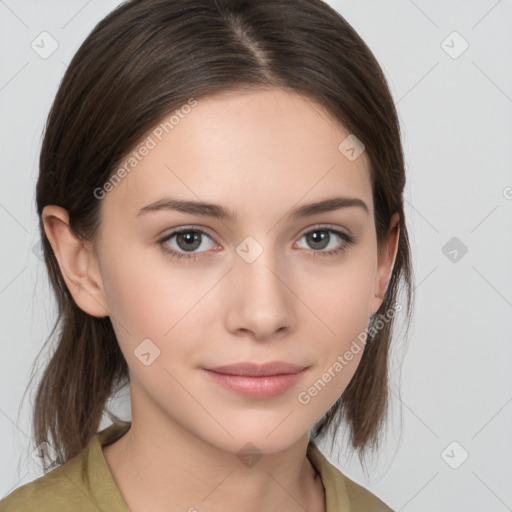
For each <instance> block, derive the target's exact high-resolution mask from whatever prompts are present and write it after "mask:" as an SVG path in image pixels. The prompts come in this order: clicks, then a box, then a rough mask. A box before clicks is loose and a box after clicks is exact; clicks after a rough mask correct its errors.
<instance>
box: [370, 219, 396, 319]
mask: <svg viewBox="0 0 512 512" xmlns="http://www.w3.org/2000/svg"><path fill="white" fill-rule="evenodd" d="M399 238H400V216H399V214H398V212H397V213H395V214H393V216H392V217H391V221H390V223H389V229H388V236H387V241H386V242H384V245H383V247H382V252H381V253H380V254H379V256H378V259H377V273H376V276H375V284H374V294H375V297H374V298H373V299H372V301H371V314H374V313H376V312H377V311H378V309H379V308H380V306H381V305H382V302H383V301H384V295H385V293H386V290H387V287H388V283H389V280H390V279H391V274H392V272H393V267H394V265H395V259H396V254H397V251H398V240H399Z"/></svg>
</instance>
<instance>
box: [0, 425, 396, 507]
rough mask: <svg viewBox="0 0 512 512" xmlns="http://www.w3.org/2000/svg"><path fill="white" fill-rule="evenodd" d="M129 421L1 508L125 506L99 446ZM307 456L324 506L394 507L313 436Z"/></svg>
mask: <svg viewBox="0 0 512 512" xmlns="http://www.w3.org/2000/svg"><path fill="white" fill-rule="evenodd" d="M130 425H131V423H130V422H121V423H114V424H113V425H110V427H108V428H105V429H104V430H102V431H101V432H98V433H97V434H96V435H95V436H94V437H93V438H92V439H91V441H90V443H89V444H88V446H87V447H86V448H85V449H84V450H83V451H82V452H81V453H80V454H78V455H77V456H76V457H73V458H72V459H70V460H69V461H68V462H66V463H65V464H62V465H61V466H59V467H57V468H55V469H53V470H52V471H50V472H49V473H47V474H46V475H44V476H42V477H40V478H38V479H36V480H34V481H33V482H30V483H28V484H25V485H22V486H21V487H18V488H17V489H15V490H14V491H13V492H11V493H10V494H9V495H8V496H6V497H5V498H4V499H3V500H1V501H0V512H26V511H31V512H32V511H33V512H59V511H73V512H98V511H103V512H130V509H129V508H128V505H127V504H126V502H125V501H124V498H123V496H122V494H121V492H120V491H119V488H118V487H117V485H116V482H115V480H114V478H113V476H112V473H111V472H110V469H109V467H108V465H107V462H106V460H105V457H104V455H103V452H102V449H101V448H102V446H106V445H108V444H110V443H113V442H114V441H116V440H117V439H119V438H120V437H121V436H122V435H123V434H124V433H126V432H127V431H128V429H129V427H130ZM307 456H308V458H309V460H310V461H311V464H312V465H313V467H314V468H315V469H316V470H317V471H318V473H319V474H320V477H321V479H322V484H323V486H324V489H325V499H326V512H338V511H343V512H393V510H392V509H391V508H389V507H388V506H387V505H386V504H385V503H384V502H382V501H381V500H380V499H379V498H377V497H376V496H375V495H374V494H372V493H371V492H370V491H368V490H366V489H365V488H364V487H362V486H360V485H359V484H357V483H356V482H354V481H352V480H350V479H349V478H348V477H346V476H345V475H344V474H343V473H341V472H340V471H339V470H338V469H337V468H336V467H335V466H333V465H332V464H331V463H330V462H329V461H328V460H327V459H326V458H325V456H324V455H323V454H322V452H320V450H319V449H318V447H317V446H316V445H315V444H314V442H313V441H310V442H309V444H308V448H307Z"/></svg>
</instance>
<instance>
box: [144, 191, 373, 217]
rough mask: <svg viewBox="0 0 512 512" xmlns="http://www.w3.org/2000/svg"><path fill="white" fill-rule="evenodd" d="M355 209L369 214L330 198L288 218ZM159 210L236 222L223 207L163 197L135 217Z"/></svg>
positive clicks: (354, 201) (355, 203) (357, 203)
mask: <svg viewBox="0 0 512 512" xmlns="http://www.w3.org/2000/svg"><path fill="white" fill-rule="evenodd" d="M349 207H357V208H361V209H362V210H364V211H365V212H366V213H368V212H369V210H368V207H367V206H366V203H365V202H364V201H363V200H361V199H359V198H356V197H331V198H329V199H324V200H322V201H318V202H315V203H308V204H304V205H301V206H299V207H298V208H295V209H293V210H292V211H291V212H290V213H289V214H288V218H289V219H291V220H299V219H302V218H305V217H309V216H311V215H316V214H319V213H326V212H331V211H334V210H339V209H341V208H349ZM161 210H164V211H166V210H170V211H178V212H183V213H189V214H191V215H199V216H205V217H213V218H217V219H221V220H225V221H227V222H236V220H237V216H236V214H235V213H234V212H232V211H231V210H229V209H227V208H225V207H224V206H221V205H218V204H212V203H204V202H200V201H185V200H180V199H174V198H171V197H165V198H163V199H159V200H158V201H155V202H153V203H151V204H148V205H147V206H144V207H143V208H141V209H140V210H139V212H138V213H137V215H136V216H137V217H140V216H141V215H145V214H148V213H150V212H157V211H161Z"/></svg>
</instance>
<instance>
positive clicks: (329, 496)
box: [308, 442, 394, 512]
mask: <svg viewBox="0 0 512 512" xmlns="http://www.w3.org/2000/svg"><path fill="white" fill-rule="evenodd" d="M308 457H309V458H310V460H311V461H312V463H313V465H314V466H315V468H316V469H317V470H318V472H319V473H320V476H321V478H322V484H323V486H324V489H325V495H326V504H327V512H334V511H335V510H346V511H349V512H394V511H393V509H392V508H390V507H389V506H388V505H386V503H384V502H383V501H382V500H381V499H380V498H379V497H378V496H376V495H375V494H373V493H372V492H371V491H369V490H368V489H366V488H365V487H363V486H362V485H360V484H358V483H357V482H354V481H353V480H352V479H350V478H349V477H348V476H346V475H345V474H343V473H342V472H341V471H340V470H339V469H338V468H337V467H336V466H334V465H333V464H331V463H330V462H329V460H328V459H327V458H326V457H325V455H324V454H323V453H322V452H321V451H320V449H319V448H318V447H317V446H316V444H315V443H313V442H310V443H309V445H308Z"/></svg>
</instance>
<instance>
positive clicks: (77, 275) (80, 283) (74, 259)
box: [42, 205, 108, 317]
mask: <svg viewBox="0 0 512 512" xmlns="http://www.w3.org/2000/svg"><path fill="white" fill-rule="evenodd" d="M42 218H43V224H44V230H45V233H46V236H47V237H48V240H49V241H50V244H51V246H52V249H53V252H54V254H55V257H56V258H57V261H58V263H59V267H60V271H61V274H62V277H63V279H64V281H65V282H66V285H67V287H68V289H69V291H70V292H71V295H72V296H73V299H74V300H75V302H76V304H77V306H78V307H79V308H80V309H82V310H83V311H85V312H86V313H88V314H89V315H92V316H96V317H105V316H108V310H107V307H106V301H105V297H104V293H103V286H102V281H101V275H100V273H99V271H98V265H97V261H96V257H95V254H94V252H93V251H92V250H91V249H90V247H89V246H88V245H87V244H85V243H84V242H83V241H82V240H80V239H79V238H78V237H77V236H76V235H75V234H74V233H73V231H71V228H70V227H69V214H68V212H67V210H65V209H64V208H61V207H60V206H55V205H49V206H45V207H44V209H43V213H42Z"/></svg>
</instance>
